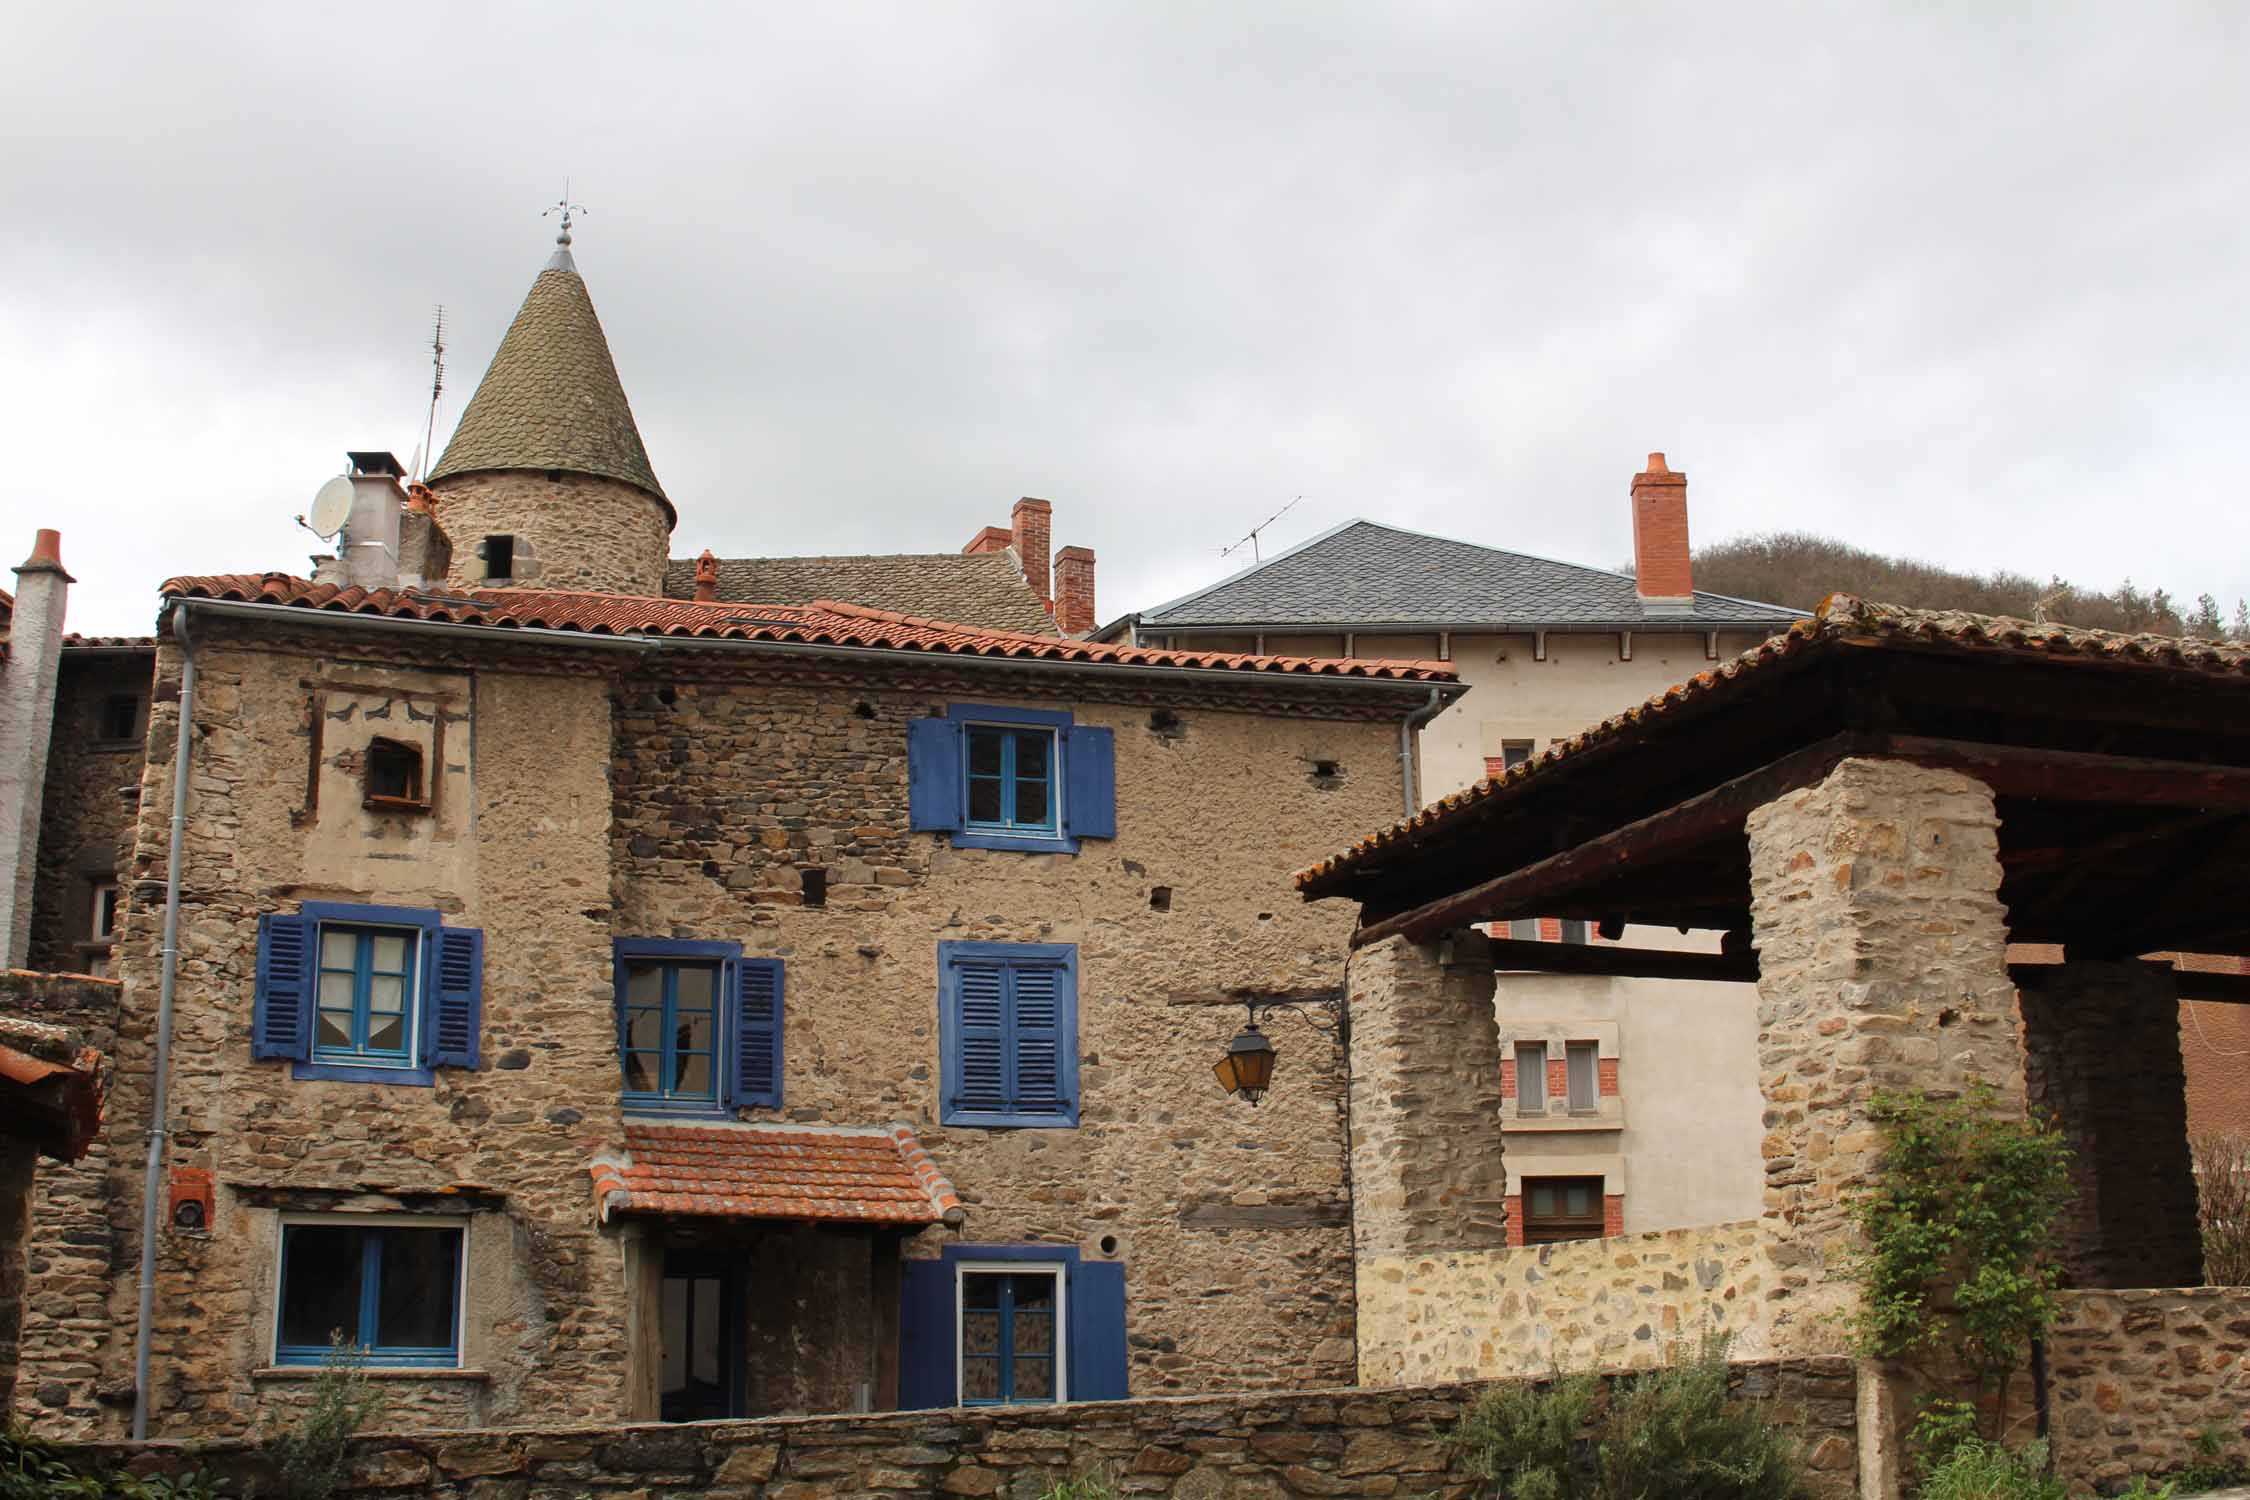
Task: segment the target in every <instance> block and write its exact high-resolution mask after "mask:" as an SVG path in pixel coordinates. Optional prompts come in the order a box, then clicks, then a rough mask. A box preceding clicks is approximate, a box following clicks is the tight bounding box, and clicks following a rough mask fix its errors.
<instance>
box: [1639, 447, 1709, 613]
mask: <svg viewBox="0 0 2250 1500" xmlns="http://www.w3.org/2000/svg"><path fill="white" fill-rule="evenodd" d="M1633 583H1634V588H1635V590H1636V592H1638V593H1639V594H1640V596H1641V605H1642V607H1643V608H1644V609H1646V610H1647V611H1648V612H1649V613H1650V614H1687V613H1690V612H1692V611H1693V610H1694V608H1695V578H1694V573H1693V571H1692V570H1691V567H1690V565H1689V562H1688V533H1687V475H1685V474H1676V473H1674V472H1673V471H1672V470H1671V469H1669V468H1666V467H1665V464H1664V455H1663V454H1661V453H1651V454H1650V455H1649V456H1648V469H1647V471H1646V472H1645V473H1640V474H1635V475H1634V476H1633Z"/></svg>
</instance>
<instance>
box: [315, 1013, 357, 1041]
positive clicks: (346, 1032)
mask: <svg viewBox="0 0 2250 1500" xmlns="http://www.w3.org/2000/svg"><path fill="white" fill-rule="evenodd" d="M351 1044H352V1016H351V1012H350V1011H335V1010H324V1011H322V1012H321V1013H320V1024H319V1025H318V1026H317V1027H315V1028H314V1035H313V1045H314V1046H316V1047H349V1046H350V1045H351Z"/></svg>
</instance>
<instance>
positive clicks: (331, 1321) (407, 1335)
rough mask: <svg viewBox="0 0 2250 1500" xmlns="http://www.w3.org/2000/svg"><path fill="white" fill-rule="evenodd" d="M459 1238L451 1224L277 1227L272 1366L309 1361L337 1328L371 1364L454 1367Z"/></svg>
mask: <svg viewBox="0 0 2250 1500" xmlns="http://www.w3.org/2000/svg"><path fill="white" fill-rule="evenodd" d="M461 1241H462V1230H461V1226H459V1225H458V1224H448V1225H421V1224H416V1225H412V1226H407V1225H402V1224H395V1223H391V1224H376V1223H366V1222H356V1223H355V1222H339V1221H334V1220H310V1221H305V1222H297V1223H285V1224H283V1225H282V1229H281V1315H280V1317H279V1319H278V1320H277V1321H278V1324H279V1328H278V1330H277V1334H276V1338H275V1341H274V1342H275V1347H274V1362H275V1363H276V1364H283V1365H317V1364H319V1363H320V1362H321V1361H322V1360H324V1359H326V1358H327V1357H328V1353H329V1348H330V1340H331V1339H332V1338H334V1337H335V1336H336V1335H338V1334H341V1335H342V1336H343V1338H344V1339H345V1341H346V1342H348V1343H351V1344H355V1345H357V1346H359V1347H360V1348H362V1349H365V1350H366V1351H367V1358H368V1360H369V1362H370V1363H372V1364H378V1365H421V1366H452V1365H458V1364H459V1363H460V1362H461V1335H460V1326H461V1284H462V1283H461Z"/></svg>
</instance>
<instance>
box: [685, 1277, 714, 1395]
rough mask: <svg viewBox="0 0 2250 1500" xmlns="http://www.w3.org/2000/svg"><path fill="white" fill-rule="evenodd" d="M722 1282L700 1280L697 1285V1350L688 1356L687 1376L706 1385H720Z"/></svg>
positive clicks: (712, 1278)
mask: <svg viewBox="0 0 2250 1500" xmlns="http://www.w3.org/2000/svg"><path fill="white" fill-rule="evenodd" d="M719 1325H720V1318H719V1280H718V1278H717V1277H715V1276H703V1277H698V1278H697V1279H696V1282H695V1347H694V1349H693V1350H692V1351H691V1352H690V1354H689V1356H688V1373H689V1374H690V1375H691V1376H692V1377H693V1378H695V1379H697V1380H700V1381H702V1382H703V1383H704V1384H705V1385H717V1384H718V1383H719Z"/></svg>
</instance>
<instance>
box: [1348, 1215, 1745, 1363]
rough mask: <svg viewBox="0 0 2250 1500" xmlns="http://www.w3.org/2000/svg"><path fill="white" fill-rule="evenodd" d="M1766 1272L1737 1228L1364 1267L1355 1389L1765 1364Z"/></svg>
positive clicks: (1401, 1257)
mask: <svg viewBox="0 0 2250 1500" xmlns="http://www.w3.org/2000/svg"><path fill="white" fill-rule="evenodd" d="M1773 1282H1774V1272H1773V1267H1772V1266H1771V1264H1770V1263H1769V1261H1768V1259H1767V1256H1766V1252H1765V1241H1764V1234H1763V1231H1762V1228H1761V1222H1760V1221H1759V1220H1756V1219H1748V1220H1743V1221H1739V1222H1736V1223H1732V1224H1714V1225H1706V1226H1699V1227H1697V1228H1692V1229H1666V1230H1659V1231H1656V1232H1653V1233H1649V1234H1635V1235H1621V1236H1617V1237H1615V1238H1611V1239H1600V1240H1573V1241H1570V1242H1567V1243H1564V1244H1559V1245H1531V1246H1522V1247H1516V1248H1511V1249H1499V1250H1475V1251H1453V1252H1443V1251H1437V1252H1427V1253H1420V1254H1417V1253H1412V1252H1408V1253H1403V1254H1392V1255H1384V1256H1372V1257H1365V1258H1363V1259H1362V1261H1361V1263H1360V1269H1359V1330H1360V1335H1359V1336H1360V1354H1359V1359H1360V1379H1361V1380H1362V1381H1363V1382H1365V1383H1366V1384H1368V1385H1370V1386H1383V1385H1396V1384H1403V1383H1407V1382H1415V1381H1428V1380H1493V1379H1504V1378H1508V1377H1512V1376H1541V1375H1545V1374H1547V1373H1548V1372H1549V1371H1551V1370H1554V1369H1556V1368H1558V1367H1559V1368H1562V1369H1601V1370H1614V1369H1634V1368H1642V1367H1646V1366H1649V1365H1655V1364H1662V1363H1665V1362H1666V1361H1667V1360H1669V1359H1670V1358H1671V1357H1672V1355H1673V1354H1674V1352H1675V1351H1679V1352H1683V1353H1684V1352H1686V1351H1688V1350H1692V1349H1693V1348H1694V1347H1695V1345H1696V1342H1697V1340H1698V1339H1699V1337H1700V1335H1701V1331H1702V1330H1703V1329H1704V1328H1706V1327H1708V1328H1710V1329H1712V1330H1714V1331H1718V1332H1731V1333H1732V1334H1734V1336H1735V1341H1734V1345H1733V1348H1732V1351H1731V1357H1732V1358H1734V1359H1736V1360H1757V1359H1762V1358H1764V1357H1765V1356H1766V1353H1767V1349H1768V1345H1767V1321H1766V1315H1767V1300H1768V1298H1769V1297H1771V1296H1772V1295H1774V1293H1775V1290H1776V1288H1775V1287H1774V1285H1773Z"/></svg>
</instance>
